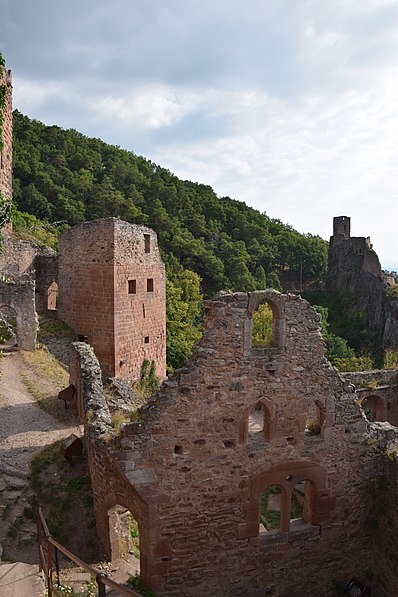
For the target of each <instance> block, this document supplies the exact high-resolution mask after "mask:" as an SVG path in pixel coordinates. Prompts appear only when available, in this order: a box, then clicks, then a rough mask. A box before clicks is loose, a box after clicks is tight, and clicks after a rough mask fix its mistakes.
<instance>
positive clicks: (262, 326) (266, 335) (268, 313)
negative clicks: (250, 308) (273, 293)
mask: <svg viewBox="0 0 398 597" xmlns="http://www.w3.org/2000/svg"><path fill="white" fill-rule="evenodd" d="M269 346H275V342H274V314H273V311H272V309H271V306H270V304H269V303H268V302H265V303H262V304H261V305H259V306H258V307H257V309H256V310H255V311H254V313H253V318H252V347H253V348H267V347H269Z"/></svg>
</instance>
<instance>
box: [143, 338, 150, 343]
mask: <svg viewBox="0 0 398 597" xmlns="http://www.w3.org/2000/svg"><path fill="white" fill-rule="evenodd" d="M144 342H145V344H149V336H145V338H144Z"/></svg>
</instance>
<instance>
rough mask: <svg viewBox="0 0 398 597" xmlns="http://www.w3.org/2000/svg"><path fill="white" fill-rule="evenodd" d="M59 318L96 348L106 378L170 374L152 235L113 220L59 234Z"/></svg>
mask: <svg viewBox="0 0 398 597" xmlns="http://www.w3.org/2000/svg"><path fill="white" fill-rule="evenodd" d="M58 265H59V267H58V277H59V279H58V283H59V315H60V317H61V319H63V320H64V321H65V322H66V323H68V324H69V325H70V326H71V327H72V328H73V329H74V331H75V332H76V334H77V335H78V336H80V337H86V338H87V342H88V343H89V344H90V345H91V346H92V347H93V348H94V351H95V354H96V356H97V357H98V360H99V362H100V364H101V368H102V372H103V374H104V375H105V376H108V377H115V376H116V377H120V378H122V379H125V380H131V379H137V378H139V375H140V368H141V365H142V362H143V360H144V359H147V360H148V361H155V363H156V371H157V375H158V376H159V377H160V378H161V379H163V378H164V377H165V374H166V348H165V346H166V314H165V305H166V294H165V268H164V264H163V262H162V260H161V258H160V254H159V249H158V245H157V237H156V234H155V233H154V231H153V230H151V229H150V228H146V227H144V226H137V225H134V224H128V223H127V222H122V221H121V220H117V219H115V218H107V219H103V220H96V221H94V222H86V223H84V224H79V225H78V226H75V227H74V228H72V229H70V230H68V231H66V232H64V233H63V234H62V235H61V239H60V245H59V259H58Z"/></svg>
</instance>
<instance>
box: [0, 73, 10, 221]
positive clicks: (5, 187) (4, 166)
mask: <svg viewBox="0 0 398 597" xmlns="http://www.w3.org/2000/svg"><path fill="white" fill-rule="evenodd" d="M0 86H5V89H6V95H5V106H4V110H3V112H2V142H3V149H2V150H1V152H0V191H1V193H2V194H3V195H4V197H5V198H6V200H9V201H11V200H12V76H11V71H10V70H7V69H6V68H5V67H4V66H0ZM6 231H7V232H11V224H10V225H7V229H6Z"/></svg>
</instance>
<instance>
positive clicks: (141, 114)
mask: <svg viewBox="0 0 398 597" xmlns="http://www.w3.org/2000/svg"><path fill="white" fill-rule="evenodd" d="M193 98H194V96H193V94H188V93H185V94H182V96H178V95H177V94H176V93H175V92H174V91H173V90H172V89H167V88H166V87H164V86H155V85H153V86H145V87H143V88H141V89H138V90H137V91H135V92H133V93H132V94H130V95H128V96H126V97H115V96H107V97H100V98H98V99H97V100H95V101H94V103H93V105H92V109H93V112H94V113H95V114H96V115H97V118H99V119H105V120H107V119H109V118H112V119H119V120H120V121H121V122H122V123H123V124H127V125H131V124H136V125H137V126H139V127H144V128H145V127H148V128H160V127H165V126H170V125H171V124H175V123H176V122H178V121H179V120H180V119H181V118H182V117H183V116H184V115H185V114H187V113H188V112H189V111H190V110H191V109H192V102H193Z"/></svg>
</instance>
